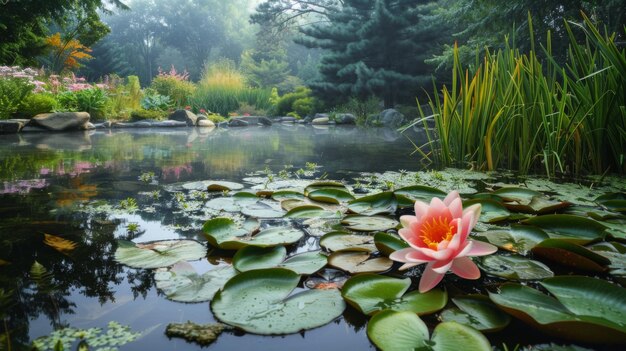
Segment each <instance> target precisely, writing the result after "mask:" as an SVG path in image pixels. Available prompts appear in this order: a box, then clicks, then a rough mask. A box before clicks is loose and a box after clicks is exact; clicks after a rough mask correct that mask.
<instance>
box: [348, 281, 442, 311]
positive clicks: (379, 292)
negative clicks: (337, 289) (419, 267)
mask: <svg viewBox="0 0 626 351" xmlns="http://www.w3.org/2000/svg"><path fill="white" fill-rule="evenodd" d="M410 286H411V279H410V278H405V279H397V278H391V277H385V276H382V275H377V274H367V273H366V274H359V275H357V276H354V277H352V278H350V279H348V280H347V281H346V283H345V284H344V285H343V288H342V291H341V295H342V296H343V298H344V299H345V300H346V301H347V302H348V303H349V304H350V305H352V306H354V307H355V308H356V309H357V310H359V311H361V313H363V314H367V315H372V314H374V313H376V312H378V311H381V310H394V311H410V312H413V313H416V314H418V315H424V314H431V313H434V312H437V311H439V310H441V309H442V308H443V307H444V306H445V305H446V303H447V302H448V294H447V293H446V292H445V291H442V290H438V289H434V290H430V291H429V292H426V293H420V292H419V291H417V290H414V291H411V292H409V293H407V290H408V289H409V287H410Z"/></svg>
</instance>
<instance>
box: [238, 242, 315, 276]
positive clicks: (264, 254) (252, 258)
mask: <svg viewBox="0 0 626 351" xmlns="http://www.w3.org/2000/svg"><path fill="white" fill-rule="evenodd" d="M286 257H287V250H286V249H285V247H283V246H276V247H267V248H262V247H255V246H247V247H244V248H242V249H240V250H239V251H237V253H236V254H235V256H234V257H233V266H234V267H235V268H236V269H237V270H238V271H240V272H246V271H250V270H253V269H264V268H273V267H277V268H286V269H289V270H292V271H294V272H296V273H298V274H305V275H310V274H313V273H315V272H317V271H319V270H320V269H322V268H324V266H325V265H326V262H327V259H326V256H324V255H322V254H320V253H319V252H305V253H302V254H298V255H294V256H291V257H289V258H288V259H287V260H285V258H286Z"/></svg>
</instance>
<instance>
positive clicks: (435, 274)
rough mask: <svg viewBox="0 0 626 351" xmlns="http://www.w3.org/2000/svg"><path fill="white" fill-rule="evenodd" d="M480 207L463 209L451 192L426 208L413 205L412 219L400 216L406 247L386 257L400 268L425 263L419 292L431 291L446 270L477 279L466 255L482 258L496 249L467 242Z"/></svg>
mask: <svg viewBox="0 0 626 351" xmlns="http://www.w3.org/2000/svg"><path fill="white" fill-rule="evenodd" d="M479 217H480V204H475V205H471V206H469V207H468V208H466V209H465V210H463V205H462V203H461V197H460V196H459V193H458V192H456V191H453V192H451V193H450V194H448V196H446V198H445V199H444V200H443V201H441V200H440V199H438V198H433V199H432V200H431V201H430V205H428V204H427V203H425V202H422V201H419V200H418V201H416V202H415V216H402V217H400V222H401V223H402V227H403V228H402V229H400V231H399V234H400V236H401V237H402V239H404V240H405V241H406V242H407V243H408V244H409V245H410V247H408V248H406V249H402V250H398V251H395V252H393V253H392V254H391V255H390V256H389V258H391V259H392V260H394V261H398V262H404V265H403V266H402V267H400V269H407V268H410V267H413V266H416V265H419V264H422V263H427V265H426V269H425V270H424V273H423V275H422V278H421V279H420V283H419V291H420V292H426V291H428V290H430V289H432V288H434V287H435V286H436V285H437V284H439V282H440V281H441V279H443V276H444V275H445V274H446V272H447V271H448V270H450V271H452V273H454V274H456V275H458V276H459V277H461V278H465V279H478V278H479V277H480V270H478V267H477V266H476V264H475V263H474V262H473V261H472V259H471V258H470V256H484V255H489V254H492V253H494V252H496V251H497V250H498V249H497V248H496V247H495V246H493V245H491V244H487V243H484V242H482V241H475V240H470V239H468V235H469V233H470V232H471V231H472V229H473V228H474V226H475V225H476V222H478V218H479Z"/></svg>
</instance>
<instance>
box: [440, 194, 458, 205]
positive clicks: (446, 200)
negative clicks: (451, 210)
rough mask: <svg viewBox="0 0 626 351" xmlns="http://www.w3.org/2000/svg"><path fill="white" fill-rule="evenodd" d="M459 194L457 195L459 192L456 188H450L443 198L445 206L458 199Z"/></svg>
mask: <svg viewBox="0 0 626 351" xmlns="http://www.w3.org/2000/svg"><path fill="white" fill-rule="evenodd" d="M460 198H461V195H459V192H458V191H456V190H452V191H451V192H450V193H449V194H448V195H446V197H445V198H444V199H443V203H444V204H446V205H447V206H450V204H451V203H452V202H453V201H454V200H456V199H460Z"/></svg>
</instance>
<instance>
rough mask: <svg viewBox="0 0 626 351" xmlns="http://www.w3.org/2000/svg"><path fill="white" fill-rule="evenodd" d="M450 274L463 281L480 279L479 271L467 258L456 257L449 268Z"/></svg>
mask: <svg viewBox="0 0 626 351" xmlns="http://www.w3.org/2000/svg"><path fill="white" fill-rule="evenodd" d="M450 270H451V271H452V273H454V274H456V275H458V276H459V277H461V278H464V279H478V278H480V270H479V269H478V267H476V264H475V263H474V261H472V259H471V258H469V257H458V258H456V259H454V261H452V267H451V268H450Z"/></svg>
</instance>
